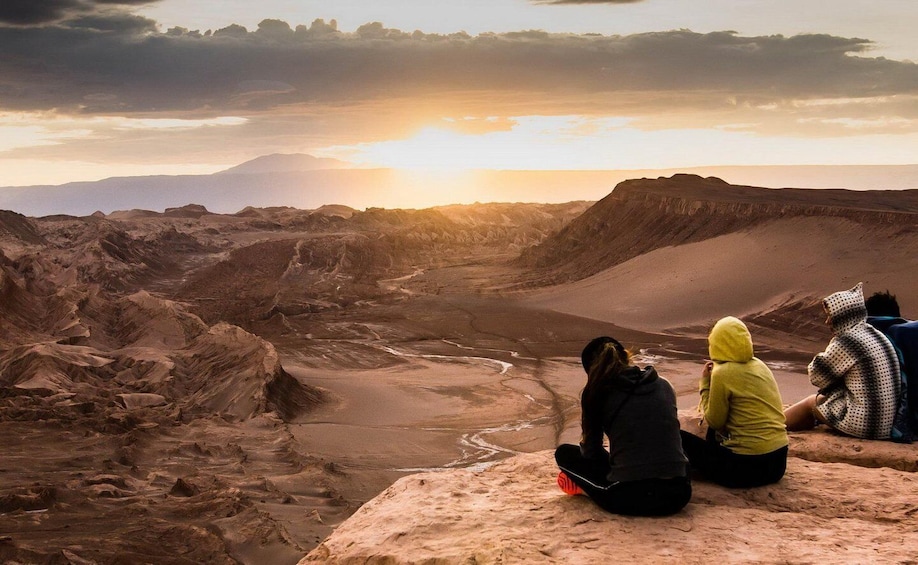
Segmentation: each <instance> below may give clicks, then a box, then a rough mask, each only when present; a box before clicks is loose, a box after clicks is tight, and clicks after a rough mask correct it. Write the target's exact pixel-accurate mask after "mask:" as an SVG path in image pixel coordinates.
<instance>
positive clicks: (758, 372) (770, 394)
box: [681, 316, 788, 488]
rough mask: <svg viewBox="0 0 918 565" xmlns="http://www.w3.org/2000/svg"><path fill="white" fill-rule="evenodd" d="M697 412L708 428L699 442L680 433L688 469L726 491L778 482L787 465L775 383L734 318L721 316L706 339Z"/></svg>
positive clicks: (750, 339)
mask: <svg viewBox="0 0 918 565" xmlns="http://www.w3.org/2000/svg"><path fill="white" fill-rule="evenodd" d="M708 352H709V354H710V356H711V361H708V362H706V363H705V365H704V369H703V370H702V373H701V383H700V386H699V392H700V394H701V403H700V405H699V408H700V410H701V411H702V413H703V415H704V419H705V421H706V422H707V424H708V435H707V438H706V439H702V438H700V437H698V436H696V435H693V434H691V433H689V432H686V431H685V430H682V432H681V433H682V448H683V450H684V451H685V454H686V456H687V457H688V459H689V464H690V465H691V467H692V469H694V470H696V471H697V472H699V473H700V474H701V475H702V477H704V478H707V479H709V480H711V481H713V482H715V483H718V484H720V485H723V486H727V487H736V488H747V487H755V486H761V485H767V484H771V483H775V482H778V481H779V480H781V477H783V476H784V471H785V468H786V466H787V444H788V442H787V430H786V429H785V426H784V411H783V408H782V402H781V394H780V392H778V384H777V383H776V382H775V377H774V375H772V373H771V370H770V369H769V368H768V366H766V365H765V363H763V362H762V361H761V360H760V359H758V358H757V357H755V356H754V354H753V348H752V336H751V335H750V333H749V329H748V328H746V324H744V323H743V322H742V321H741V320H739V319H738V318H734V317H732V316H729V317H726V318H722V319H721V320H719V321H718V322H717V323H716V324H715V325H714V328H713V329H711V333H710V335H708Z"/></svg>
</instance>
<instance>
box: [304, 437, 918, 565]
mask: <svg viewBox="0 0 918 565" xmlns="http://www.w3.org/2000/svg"><path fill="white" fill-rule="evenodd" d="M791 441H792V443H791V455H792V456H791V457H790V458H789V460H788V470H787V474H786V475H785V477H784V479H782V480H781V481H780V482H779V483H778V484H775V485H771V486H766V487H760V488H755V489H737V490H731V489H726V488H723V487H719V486H717V485H714V484H712V483H707V482H704V481H701V480H695V481H693V496H692V500H691V502H690V503H689V505H688V506H687V507H686V508H685V509H684V510H683V511H682V512H680V513H678V514H676V515H674V516H671V517H665V518H640V517H626V516H616V515H612V514H609V513H606V512H604V511H603V510H601V509H599V508H598V507H597V506H596V505H595V504H593V503H592V502H591V501H590V500H589V499H588V498H586V497H583V496H576V497H571V496H567V495H565V494H564V493H562V492H561V491H560V490H559V489H558V487H557V486H556V485H555V475H556V474H557V467H556V466H555V463H554V460H553V457H552V454H551V452H549V451H545V452H539V453H532V454H526V455H519V456H516V457H512V458H510V459H507V460H504V461H502V462H501V463H498V464H496V465H494V466H493V467H491V468H489V469H486V470H483V471H481V470H454V471H446V472H434V473H424V474H418V475H411V476H407V477H404V478H402V479H400V480H399V481H397V482H396V483H395V484H393V485H392V486H391V487H389V488H388V489H387V490H385V491H384V492H383V493H382V494H380V495H379V496H377V497H376V498H374V499H373V500H371V501H370V502H368V503H367V504H365V505H364V506H363V507H362V508H360V510H358V511H357V512H356V513H355V514H354V515H353V516H352V517H351V518H349V519H348V520H347V521H345V522H344V523H343V524H342V525H341V526H339V527H338V529H336V530H335V532H334V533H332V535H331V536H329V537H328V538H327V539H326V540H325V541H324V542H323V543H322V544H321V545H319V546H318V547H317V548H316V549H315V550H313V551H312V552H310V553H309V555H308V556H306V557H305V558H303V559H302V560H301V561H300V565H307V564H312V563H324V564H330V565H345V564H357V563H361V564H363V563H386V564H389V565H408V564H420V563H425V564H431V563H436V564H442V565H447V564H467V563H559V564H560V563H654V564H657V563H713V562H729V563H787V562H818V563H866V562H878V561H882V562H888V563H895V562H911V561H912V560H913V559H914V547H916V544H918V501H916V500H915V497H914V492H915V488H916V487H918V477H916V476H915V463H916V453H918V451H916V449H918V448H916V447H913V446H908V445H900V444H892V443H889V442H869V441H861V440H855V439H850V438H840V439H838V436H834V435H832V434H829V433H827V432H811V433H808V434H799V435H795V436H793V437H792V438H791ZM826 441H829V442H834V443H832V449H831V451H832V454H831V456H827V455H828V453H827V450H825V449H822V446H823V445H824V443H825V442H826ZM896 462H899V463H900V464H897V463H896Z"/></svg>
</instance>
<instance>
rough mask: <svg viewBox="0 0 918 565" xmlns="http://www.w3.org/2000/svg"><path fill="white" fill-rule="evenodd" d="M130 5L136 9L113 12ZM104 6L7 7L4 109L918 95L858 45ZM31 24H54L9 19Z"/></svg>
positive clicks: (1, 61) (1, 29)
mask: <svg viewBox="0 0 918 565" xmlns="http://www.w3.org/2000/svg"><path fill="white" fill-rule="evenodd" d="M130 3H136V4H140V3H143V2H142V0H138V1H137V2H117V3H113V4H122V5H124V4H130ZM103 4H109V2H102V1H96V2H88V1H85V0H84V1H77V0H57V2H42V3H41V5H42V6H41V10H39V12H40V13H37V12H35V13H27V12H28V10H24V9H21V6H23V5H25V3H24V2H21V1H20V0H16V2H14V4H6V3H4V4H3V6H4V8H3V11H2V16H3V17H2V20H3V21H6V22H8V24H9V23H14V24H16V25H5V26H0V52H2V53H3V54H4V56H3V57H2V58H0V109H2V110H49V109H57V110H61V111H79V112H83V113H89V114H93V113H99V114H112V113H115V114H130V113H141V114H155V113H159V112H177V111H184V112H187V113H189V114H196V115H201V116H205V115H217V114H225V113H226V112H228V111H236V112H240V111H247V112H250V113H251V112H260V111H269V110H272V109H275V108H278V107H287V108H289V107H291V106H296V105H329V104H333V105H342V104H343V105H347V104H359V103H366V102H372V101H374V100H391V99H394V98H399V97H403V98H406V99H407V98H411V97H417V96H423V97H424V98H425V99H426V100H442V101H443V103H444V104H448V103H449V101H450V100H454V99H458V98H460V97H469V96H472V95H475V93H478V96H479V98H481V97H482V96H487V97H490V98H491V101H492V102H493V103H494V104H500V103H503V104H506V105H507V106H508V107H512V106H513V105H514V104H523V103H526V104H534V101H538V103H539V104H542V105H544V106H545V107H546V108H551V106H552V105H556V106H558V107H562V106H563V107H564V108H565V109H566V110H573V111H576V110H577V109H578V108H580V109H582V108H584V107H587V106H592V107H607V106H614V105H615V104H618V103H622V102H621V100H622V99H624V98H628V99H629V102H628V103H630V104H639V103H641V98H642V97H647V98H654V97H662V98H665V99H666V101H667V103H675V104H679V103H680V101H681V100H688V99H691V98H692V97H710V96H711V95H715V96H717V97H718V98H719V99H728V98H729V99H733V100H736V99H746V100H755V101H756V103H759V104H767V103H781V102H786V101H788V100H794V99H822V98H849V97H853V98H857V97H879V96H888V97H894V96H896V95H915V94H916V93H918V65H916V64H914V63H911V62H907V61H895V60H888V59H885V58H882V57H870V56H869V49H870V47H871V43H870V42H869V41H867V40H864V39H858V38H844V37H836V36H830V35H819V34H812V35H799V36H793V37H784V36H780V35H775V36H762V37H743V36H739V35H737V34H736V33H732V32H716V33H707V34H700V33H694V32H691V31H687V30H678V31H668V32H654V33H641V34H635V35H628V36H601V35H568V34H550V33H545V32H541V31H524V32H516V33H501V34H481V35H478V36H469V35H467V34H465V33H456V34H451V35H433V34H425V33H422V32H420V31H415V32H413V33H412V32H403V31H400V30H395V29H388V28H386V27H384V26H383V25H382V24H380V23H370V24H366V25H364V26H361V27H360V28H359V29H357V30H356V31H355V32H352V33H343V32H340V31H338V30H337V28H336V25H335V22H334V21H333V20H332V21H331V22H325V21H323V20H316V21H315V22H313V23H312V24H311V25H309V26H296V27H295V28H292V27H291V26H290V25H288V24H287V23H285V22H282V21H278V20H265V21H263V22H262V23H261V24H260V25H259V26H258V29H256V30H253V31H249V30H246V29H245V28H243V27H241V26H238V25H234V26H230V27H227V28H224V29H220V30H217V31H214V32H213V33H211V32H209V31H208V32H204V33H202V32H199V31H189V30H186V29H182V28H173V29H170V30H167V31H165V32H163V31H159V30H158V29H157V26H156V23H155V22H153V21H152V20H149V19H146V18H142V17H139V16H136V15H130V14H128V13H126V12H123V11H115V12H109V11H104V10H103V11H100V10H99V8H100V7H103V8H104V6H102V5H103ZM16 6H19V7H20V9H18V10H17V9H16ZM36 10H38V8H36ZM63 15H67V16H69V17H68V18H67V19H63V20H60V19H58V18H60V17H62V16H63ZM42 17H43V18H47V21H48V22H50V23H49V24H48V25H44V26H26V25H19V24H21V23H22V21H23V20H24V19H29V18H31V21H43V20H42V19H41V18H42ZM629 97H630V98H629ZM900 106H901V105H900Z"/></svg>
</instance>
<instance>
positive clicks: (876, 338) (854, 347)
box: [784, 283, 900, 439]
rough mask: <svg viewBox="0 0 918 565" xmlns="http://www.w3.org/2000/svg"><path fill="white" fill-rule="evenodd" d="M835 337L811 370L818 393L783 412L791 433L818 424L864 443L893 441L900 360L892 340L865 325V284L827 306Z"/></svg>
mask: <svg viewBox="0 0 918 565" xmlns="http://www.w3.org/2000/svg"><path fill="white" fill-rule="evenodd" d="M822 303H823V307H824V308H825V311H826V314H828V318H827V319H826V323H827V324H829V326H830V327H831V328H832V333H834V334H835V336H834V337H833V338H832V340H831V341H830V342H829V345H828V347H826V350H825V351H823V352H822V353H819V354H817V355H816V357H814V358H813V360H812V361H811V362H810V364H809V366H808V367H807V371H808V373H809V375H810V382H811V383H813V385H814V386H816V387H817V388H818V389H819V391H818V392H817V393H816V394H814V395H812V396H809V397H807V398H804V399H803V400H801V401H800V402H798V403H797V404H794V405H793V406H791V407H790V408H788V409H787V410H785V412H784V416H785V419H786V420H787V429H788V431H800V430H808V429H811V428H813V427H815V426H816V425H817V424H818V423H823V424H827V425H829V426H830V427H832V428H833V429H835V430H838V431H839V432H842V433H845V434H848V435H850V436H854V437H858V438H863V439H890V433H891V431H892V426H893V419H894V417H895V414H896V407H897V402H898V399H899V387H900V377H899V359H898V356H897V355H896V351H895V349H894V348H893V346H892V344H891V343H890V342H889V339H887V338H886V336H885V335H883V333H882V332H880V331H879V330H877V329H876V328H874V327H873V326H871V325H869V324H868V323H867V308H866V306H865V305H864V291H863V283H858V284H857V286H855V287H854V288H852V289H851V290H844V291H841V292H836V293H834V294H831V295H829V296H828V297H826V298H825V299H824V300H823V301H822Z"/></svg>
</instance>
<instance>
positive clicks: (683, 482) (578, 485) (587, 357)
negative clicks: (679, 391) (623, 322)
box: [555, 336, 692, 516]
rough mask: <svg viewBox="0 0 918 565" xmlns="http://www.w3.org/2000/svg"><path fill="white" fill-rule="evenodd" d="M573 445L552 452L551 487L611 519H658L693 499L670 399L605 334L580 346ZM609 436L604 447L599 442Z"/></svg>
mask: <svg viewBox="0 0 918 565" xmlns="http://www.w3.org/2000/svg"><path fill="white" fill-rule="evenodd" d="M581 363H582V364H583V368H584V370H585V371H586V374H587V383H586V386H584V388H583V392H582V394H581V396H580V406H581V419H580V424H581V431H582V435H581V440H580V445H579V446H577V445H570V444H564V445H560V446H559V447H558V449H557V450H555V461H557V463H558V467H559V468H560V469H561V472H560V473H559V475H558V486H560V487H561V489H562V490H564V492H566V493H568V494H572V495H573V494H586V495H587V496H589V497H590V498H592V499H593V500H594V501H595V502H596V503H597V504H598V505H599V506H600V507H602V508H603V509H605V510H607V511H609V512H613V513H615V514H627V515H633V516H665V515H669V514H674V513H676V512H678V511H680V510H681V509H682V508H683V507H685V505H686V504H687V503H688V501H689V499H690V498H691V496H692V485H691V482H690V481H689V478H688V460H687V459H686V457H685V454H684V453H683V452H682V442H681V439H680V436H679V419H678V416H677V409H676V394H675V392H674V391H673V387H672V385H670V384H669V382H668V381H667V380H666V379H663V378H661V377H660V376H659V375H657V372H656V370H654V368H653V367H650V366H648V367H645V368H643V369H640V368H638V367H635V366H633V365H632V364H631V356H630V354H629V353H628V351H627V350H626V349H625V348H624V347H623V346H622V344H621V343H619V342H618V341H616V340H615V339H613V338H611V337H605V336H604V337H598V338H596V339H594V340H593V341H591V342H590V343H589V344H587V346H586V347H585V348H584V350H583V352H582V354H581ZM604 436H605V437H608V439H609V450H608V451H606V449H605V448H604V447H603V437H604Z"/></svg>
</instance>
